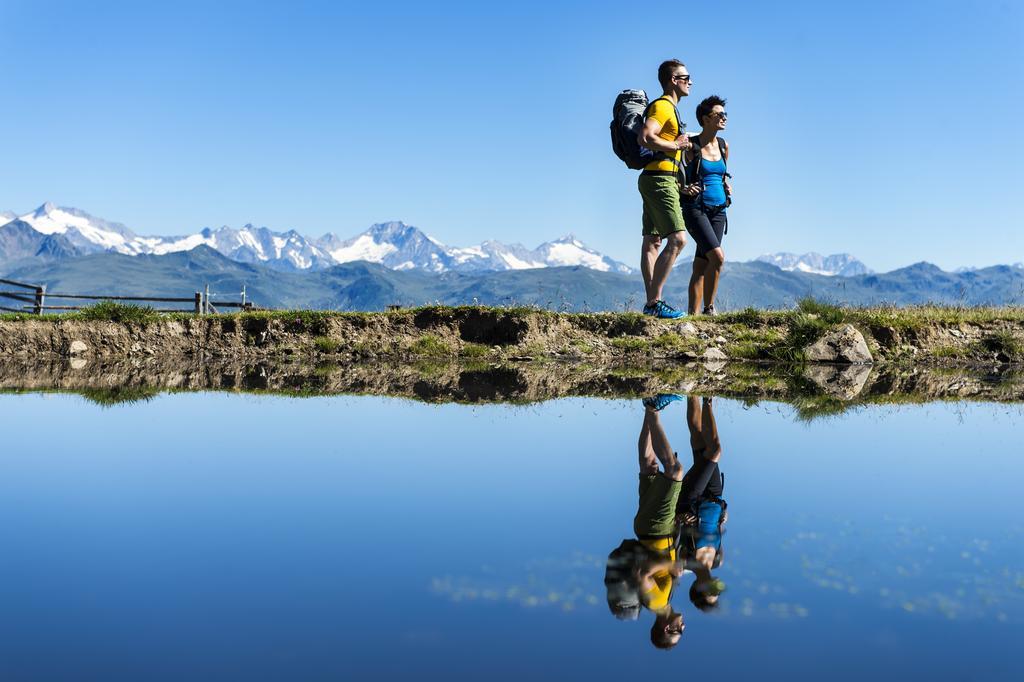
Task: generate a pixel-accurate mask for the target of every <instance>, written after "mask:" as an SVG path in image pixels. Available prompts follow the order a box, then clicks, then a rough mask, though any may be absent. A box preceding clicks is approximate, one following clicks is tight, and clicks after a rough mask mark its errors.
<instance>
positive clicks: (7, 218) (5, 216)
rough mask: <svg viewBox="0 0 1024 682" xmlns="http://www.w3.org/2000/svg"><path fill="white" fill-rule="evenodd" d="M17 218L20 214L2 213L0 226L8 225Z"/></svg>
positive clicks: (0, 213) (0, 212)
mask: <svg viewBox="0 0 1024 682" xmlns="http://www.w3.org/2000/svg"><path fill="white" fill-rule="evenodd" d="M17 217H18V214H17V213H15V212H13V211H0V226H2V225H6V224H7V223H9V222H11V221H12V220H14V219H15V218H17Z"/></svg>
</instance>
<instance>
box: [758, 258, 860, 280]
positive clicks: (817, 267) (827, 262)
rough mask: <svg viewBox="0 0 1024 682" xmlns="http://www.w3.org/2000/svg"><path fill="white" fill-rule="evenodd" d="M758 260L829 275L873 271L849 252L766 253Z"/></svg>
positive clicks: (778, 266) (846, 274)
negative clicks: (827, 254)
mask: <svg viewBox="0 0 1024 682" xmlns="http://www.w3.org/2000/svg"><path fill="white" fill-rule="evenodd" d="M756 260H759V261H761V262H762V263H771V264H772V265H774V266H775V267H777V268H780V269H782V270H798V271H800V272H810V273H813V274H815V275H827V276H829V277H854V276H856V275H867V274H870V273H871V272H873V271H872V270H871V269H870V268H868V267H867V266H866V265H864V264H863V263H861V262H860V261H859V260H857V259H856V258H854V257H853V256H851V255H850V254H848V253H835V254H832V255H831V256H822V255H821V254H820V253H813V252H811V253H805V254H795V253H766V254H764V255H763V256H758V257H757V258H756Z"/></svg>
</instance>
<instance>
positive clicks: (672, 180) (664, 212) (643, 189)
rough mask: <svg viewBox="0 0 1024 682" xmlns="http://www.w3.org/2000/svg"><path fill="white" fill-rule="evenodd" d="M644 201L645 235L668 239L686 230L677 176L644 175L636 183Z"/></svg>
mask: <svg viewBox="0 0 1024 682" xmlns="http://www.w3.org/2000/svg"><path fill="white" fill-rule="evenodd" d="M636 186H637V188H638V189H639V190H640V196H641V197H642V198H643V200H644V217H643V225H644V232H643V233H644V234H645V235H660V236H662V237H667V236H669V235H670V234H672V233H673V232H682V231H683V230H684V229H686V224H685V223H684V222H683V209H682V208H681V207H680V205H679V179H678V177H677V176H675V175H644V174H643V173H641V174H640V178H639V179H638V180H637V181H636Z"/></svg>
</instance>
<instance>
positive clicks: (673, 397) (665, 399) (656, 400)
mask: <svg viewBox="0 0 1024 682" xmlns="http://www.w3.org/2000/svg"><path fill="white" fill-rule="evenodd" d="M682 399H683V396H681V395H679V394H678V393H659V394H658V395H656V396H654V397H652V398H644V399H643V400H641V401H640V402H642V403H643V404H644V407H649V408H651V409H652V410H654V411H655V412H661V411H662V410H664V409H665V408H666V407H668V406H669V405H671V404H672V403H674V402H675V401H677V400H682Z"/></svg>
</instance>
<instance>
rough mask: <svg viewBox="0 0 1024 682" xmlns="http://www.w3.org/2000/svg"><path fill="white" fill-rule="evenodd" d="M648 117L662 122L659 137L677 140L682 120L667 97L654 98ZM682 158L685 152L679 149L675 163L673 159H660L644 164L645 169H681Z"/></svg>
mask: <svg viewBox="0 0 1024 682" xmlns="http://www.w3.org/2000/svg"><path fill="white" fill-rule="evenodd" d="M647 118H653V119H654V120H655V121H657V122H658V123H660V124H661V132H660V133H658V137H660V138H661V139H663V140H668V141H669V142H675V140H676V138H677V137H679V133H680V125H679V123H680V122H679V120H678V119H677V118H676V108H675V107H674V106H672V102H669V101H668V100H667V99H657V100H654V104H653V105H651V109H650V111H648V112H647ZM682 159H683V152H682V150H679V151H677V152H676V154H675V160H676V162H675V163H672V161H671V159H660V160H658V161H652V162H651V163H649V164H647V165H646V166H644V170H657V171H669V172H671V171H675V170H678V169H679V164H680V163H682Z"/></svg>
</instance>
